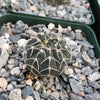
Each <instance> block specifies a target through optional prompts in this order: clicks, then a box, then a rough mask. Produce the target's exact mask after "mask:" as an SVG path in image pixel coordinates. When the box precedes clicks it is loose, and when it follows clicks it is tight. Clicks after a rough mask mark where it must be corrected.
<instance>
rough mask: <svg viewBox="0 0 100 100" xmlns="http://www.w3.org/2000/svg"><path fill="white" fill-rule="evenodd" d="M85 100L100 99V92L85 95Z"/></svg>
mask: <svg viewBox="0 0 100 100" xmlns="http://www.w3.org/2000/svg"><path fill="white" fill-rule="evenodd" d="M85 100H100V94H99V93H93V94H88V95H86V96H85Z"/></svg>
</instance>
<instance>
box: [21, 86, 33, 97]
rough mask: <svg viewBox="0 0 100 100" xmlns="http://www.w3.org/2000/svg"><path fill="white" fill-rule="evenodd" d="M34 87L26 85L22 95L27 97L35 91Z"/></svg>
mask: <svg viewBox="0 0 100 100" xmlns="http://www.w3.org/2000/svg"><path fill="white" fill-rule="evenodd" d="M33 91H34V90H33V88H32V87H29V86H26V87H25V88H24V89H23V90H22V95H23V97H24V98H26V97H27V96H29V95H31V94H32V93H33Z"/></svg>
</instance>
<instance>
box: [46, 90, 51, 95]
mask: <svg viewBox="0 0 100 100" xmlns="http://www.w3.org/2000/svg"><path fill="white" fill-rule="evenodd" d="M51 92H52V91H51V89H50V88H49V89H48V90H47V92H46V94H47V96H48V95H50V94H51Z"/></svg>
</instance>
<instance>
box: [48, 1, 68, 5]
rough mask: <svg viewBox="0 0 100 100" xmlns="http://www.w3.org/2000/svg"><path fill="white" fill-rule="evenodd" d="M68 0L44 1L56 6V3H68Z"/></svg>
mask: <svg viewBox="0 0 100 100" xmlns="http://www.w3.org/2000/svg"><path fill="white" fill-rule="evenodd" d="M69 1H70V0H46V2H47V3H48V4H51V5H54V6H57V5H62V4H66V3H69Z"/></svg>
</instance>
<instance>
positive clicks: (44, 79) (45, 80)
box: [43, 77, 48, 85]
mask: <svg viewBox="0 0 100 100" xmlns="http://www.w3.org/2000/svg"><path fill="white" fill-rule="evenodd" d="M43 84H44V85H47V84H48V79H47V78H45V77H44V78H43Z"/></svg>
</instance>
